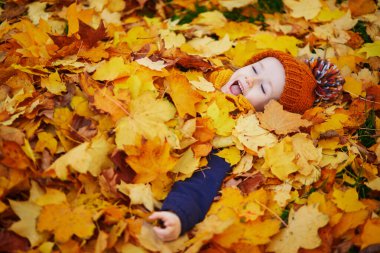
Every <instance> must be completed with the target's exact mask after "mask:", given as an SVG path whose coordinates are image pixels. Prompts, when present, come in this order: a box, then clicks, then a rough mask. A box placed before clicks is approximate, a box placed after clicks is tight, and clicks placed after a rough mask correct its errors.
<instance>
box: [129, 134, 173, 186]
mask: <svg viewBox="0 0 380 253" xmlns="http://www.w3.org/2000/svg"><path fill="white" fill-rule="evenodd" d="M140 151H141V152H140V154H138V155H130V156H128V157H127V159H126V162H127V163H128V164H129V166H131V168H132V169H133V170H134V171H135V172H136V173H137V175H136V177H135V179H134V181H135V183H148V182H151V181H153V180H155V179H156V178H157V177H159V176H160V175H162V174H165V173H166V172H168V171H170V170H171V169H173V167H174V166H175V164H176V161H177V159H176V158H174V157H172V156H171V155H170V145H169V143H167V142H165V143H164V144H163V145H162V144H161V143H160V141H159V140H157V139H156V140H148V141H146V142H145V143H144V144H142V146H141V148H140Z"/></svg>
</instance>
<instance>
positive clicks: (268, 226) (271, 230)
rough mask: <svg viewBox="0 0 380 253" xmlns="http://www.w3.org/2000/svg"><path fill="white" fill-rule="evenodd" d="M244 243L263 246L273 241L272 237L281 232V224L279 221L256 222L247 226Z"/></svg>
mask: <svg viewBox="0 0 380 253" xmlns="http://www.w3.org/2000/svg"><path fill="white" fill-rule="evenodd" d="M247 225H248V226H246V229H245V231H244V234H243V238H242V242H245V243H250V244H253V245H263V244H267V243H268V242H270V241H271V237H272V236H273V235H275V234H277V233H278V231H279V230H280V225H281V222H280V221H279V220H277V219H265V220H263V221H260V220H256V221H253V222H252V223H249V224H247Z"/></svg>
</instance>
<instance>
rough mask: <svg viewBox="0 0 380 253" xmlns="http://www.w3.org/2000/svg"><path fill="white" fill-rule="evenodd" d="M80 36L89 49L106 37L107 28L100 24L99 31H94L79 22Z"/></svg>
mask: <svg viewBox="0 0 380 253" xmlns="http://www.w3.org/2000/svg"><path fill="white" fill-rule="evenodd" d="M78 33H79V35H80V38H81V40H82V41H83V43H84V44H85V45H86V46H87V47H88V48H91V47H93V46H94V45H95V44H96V43H97V42H98V41H99V40H101V39H103V38H104V37H105V36H106V28H105V27H104V24H103V22H101V23H100V25H99V27H98V29H96V30H95V29H94V28H92V27H91V26H89V25H87V24H86V23H84V22H82V21H80V20H79V32H78Z"/></svg>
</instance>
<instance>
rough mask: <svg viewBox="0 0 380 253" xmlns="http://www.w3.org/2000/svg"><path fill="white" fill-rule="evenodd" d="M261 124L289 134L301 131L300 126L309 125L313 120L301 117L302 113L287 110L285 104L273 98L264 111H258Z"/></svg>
mask: <svg viewBox="0 0 380 253" xmlns="http://www.w3.org/2000/svg"><path fill="white" fill-rule="evenodd" d="M257 117H258V118H259V120H260V123H261V126H262V127H263V128H265V129H267V130H269V131H273V130H274V132H275V133H276V134H288V133H292V132H297V131H299V128H300V127H308V126H310V125H311V122H309V121H308V120H305V119H301V117H302V116H301V115H300V114H296V113H291V112H288V111H285V110H284V109H283V106H282V105H281V104H280V103H278V102H277V101H275V100H271V101H270V102H269V103H268V104H267V105H266V106H265V110H264V113H262V112H259V113H257Z"/></svg>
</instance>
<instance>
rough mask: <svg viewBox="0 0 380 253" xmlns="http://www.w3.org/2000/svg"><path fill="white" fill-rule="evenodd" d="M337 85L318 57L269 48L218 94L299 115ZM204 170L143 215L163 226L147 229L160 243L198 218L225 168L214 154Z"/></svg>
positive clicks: (330, 68)
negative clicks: (306, 57) (279, 106)
mask: <svg viewBox="0 0 380 253" xmlns="http://www.w3.org/2000/svg"><path fill="white" fill-rule="evenodd" d="M343 83H344V79H343V78H342V77H341V76H340V73H339V71H338V70H337V69H336V68H335V66H334V65H331V64H330V63H328V62H327V61H324V60H320V59H318V60H316V61H314V60H310V61H308V62H307V63H304V62H301V61H298V60H297V59H295V58H294V57H292V56H291V55H289V54H286V53H283V52H280V51H274V50H269V51H265V52H262V53H259V54H257V55H255V56H253V57H252V58H251V60H250V61H248V64H247V66H245V67H242V68H240V69H238V70H237V71H236V72H235V73H234V74H233V75H232V76H231V78H230V80H229V81H228V82H227V83H226V84H225V85H224V86H223V87H222V88H221V91H222V92H224V93H228V94H234V95H239V94H242V95H243V96H244V97H246V98H247V99H248V101H249V102H250V103H251V104H252V105H253V106H254V108H255V109H256V110H257V111H261V110H263V109H264V106H265V105H266V104H267V103H268V102H269V101H270V100H271V99H276V100H278V101H279V102H280V103H281V104H282V105H283V106H284V109H285V110H288V111H290V112H296V113H303V112H305V111H306V110H307V109H309V108H310V107H312V105H313V103H314V102H316V101H317V102H319V101H321V100H324V101H331V100H333V99H335V98H336V97H338V96H339V94H340V92H341V90H342V86H343ZM207 167H208V169H205V170H202V171H198V172H195V173H194V174H193V175H192V177H191V178H188V179H187V180H185V181H178V182H176V183H175V184H174V185H173V187H172V190H171V192H170V193H169V195H168V196H167V198H166V199H165V201H164V203H163V206H162V209H161V211H159V212H154V213H153V214H152V215H151V216H150V217H149V218H150V219H151V220H157V219H160V220H162V221H163V225H164V227H163V228H160V227H154V228H153V229H154V231H155V233H156V235H157V236H158V237H159V238H160V239H162V240H163V241H170V240H175V239H177V238H178V236H179V235H181V234H184V233H186V232H187V231H188V230H190V229H191V228H193V227H194V226H195V225H196V224H197V223H199V222H201V221H202V220H203V219H204V217H205V216H206V214H207V211H208V210H209V208H210V206H211V204H212V201H213V199H214V197H215V196H216V195H217V193H218V191H219V189H220V187H221V185H222V182H223V179H224V178H225V176H226V174H227V173H229V172H230V170H231V167H230V165H229V164H228V163H227V162H226V161H225V160H224V159H223V158H220V157H218V156H216V155H214V154H210V156H209V158H208V165H207Z"/></svg>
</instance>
